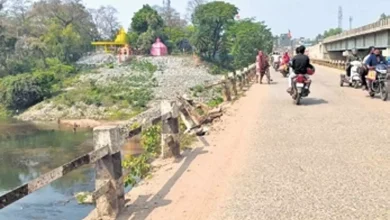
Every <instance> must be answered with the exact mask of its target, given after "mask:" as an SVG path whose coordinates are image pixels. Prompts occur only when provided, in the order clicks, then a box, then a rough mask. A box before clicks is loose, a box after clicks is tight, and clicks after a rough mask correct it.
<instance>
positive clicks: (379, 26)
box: [323, 18, 390, 43]
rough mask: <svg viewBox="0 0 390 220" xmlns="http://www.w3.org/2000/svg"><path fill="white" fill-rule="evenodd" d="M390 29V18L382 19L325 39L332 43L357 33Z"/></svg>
mask: <svg viewBox="0 0 390 220" xmlns="http://www.w3.org/2000/svg"><path fill="white" fill-rule="evenodd" d="M385 29H390V18H385V19H381V20H379V21H377V22H374V23H371V24H368V25H364V26H362V27H359V28H355V29H352V30H348V31H344V32H342V33H340V34H338V35H334V36H330V37H327V38H325V39H324V41H323V42H324V43H330V42H333V41H338V40H342V39H345V38H349V37H354V36H357V35H363V34H369V33H372V32H377V31H380V30H385Z"/></svg>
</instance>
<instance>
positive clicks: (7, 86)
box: [0, 73, 55, 110]
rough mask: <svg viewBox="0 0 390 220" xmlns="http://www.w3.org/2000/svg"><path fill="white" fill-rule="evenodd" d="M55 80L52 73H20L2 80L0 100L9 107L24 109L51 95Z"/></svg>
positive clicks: (0, 82)
mask: <svg viewBox="0 0 390 220" xmlns="http://www.w3.org/2000/svg"><path fill="white" fill-rule="evenodd" d="M54 82H55V79H54V75H53V74H51V73H36V74H27V73H25V74H19V75H16V76H8V77H5V78H3V79H2V80H1V81H0V102H1V104H3V105H4V106H5V107H6V108H7V109H12V110H16V109H19V110H24V109H27V108H28V107H30V106H32V105H35V104H36V103H38V102H40V101H42V100H44V99H45V98H48V97H50V95H51V87H52V85H53V83H54Z"/></svg>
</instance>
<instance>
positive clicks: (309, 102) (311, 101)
mask: <svg viewBox="0 0 390 220" xmlns="http://www.w3.org/2000/svg"><path fill="white" fill-rule="evenodd" d="M301 103H302V105H322V104H328V101H326V100H324V99H316V98H304V99H302V101H301Z"/></svg>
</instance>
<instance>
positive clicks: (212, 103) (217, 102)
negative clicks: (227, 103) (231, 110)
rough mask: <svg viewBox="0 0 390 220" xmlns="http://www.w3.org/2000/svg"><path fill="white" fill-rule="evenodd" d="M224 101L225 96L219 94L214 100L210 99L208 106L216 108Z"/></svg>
mask: <svg viewBox="0 0 390 220" xmlns="http://www.w3.org/2000/svg"><path fill="white" fill-rule="evenodd" d="M222 102H223V98H222V97H221V96H217V97H215V98H213V99H212V100H210V101H209V102H207V106H209V107H211V108H215V107H217V106H218V105H220V104H221V103H222Z"/></svg>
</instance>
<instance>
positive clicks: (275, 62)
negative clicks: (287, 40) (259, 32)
mask: <svg viewBox="0 0 390 220" xmlns="http://www.w3.org/2000/svg"><path fill="white" fill-rule="evenodd" d="M279 65H280V55H279V53H277V52H274V53H273V54H272V66H273V67H274V68H275V69H278V68H279Z"/></svg>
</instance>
